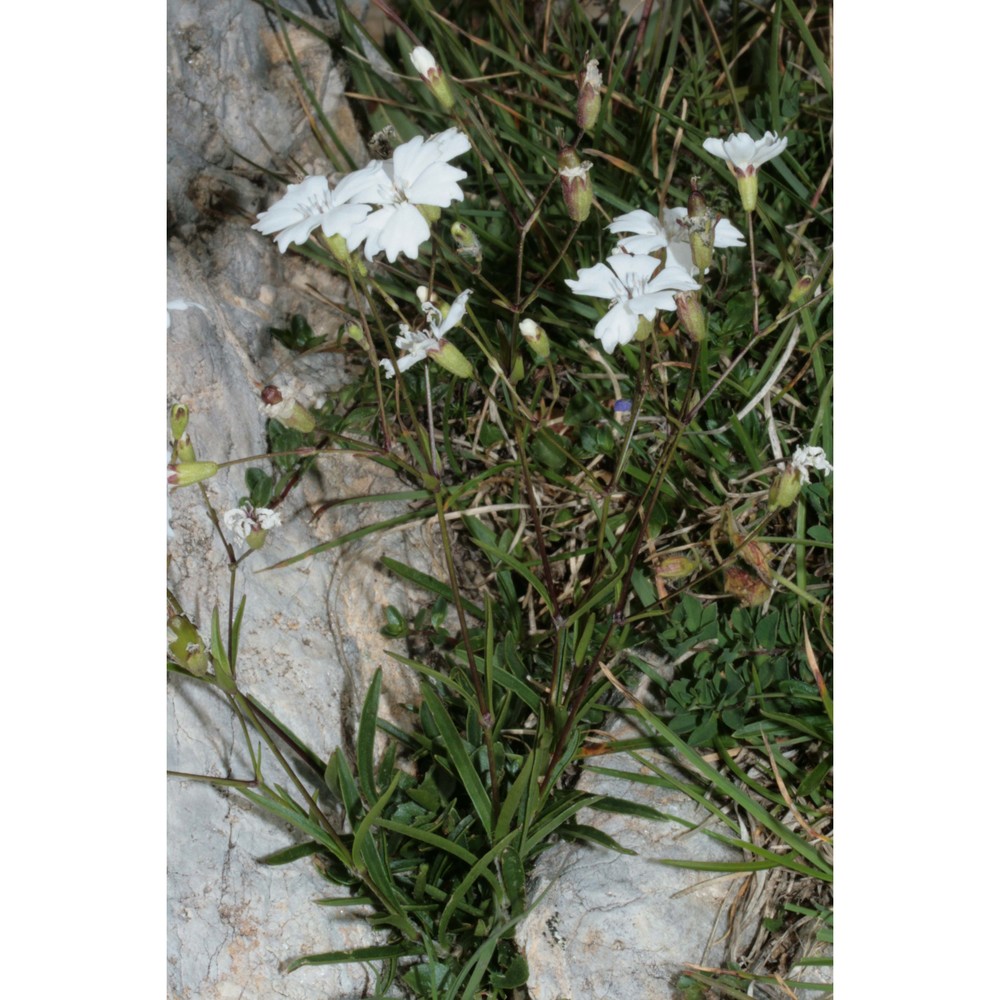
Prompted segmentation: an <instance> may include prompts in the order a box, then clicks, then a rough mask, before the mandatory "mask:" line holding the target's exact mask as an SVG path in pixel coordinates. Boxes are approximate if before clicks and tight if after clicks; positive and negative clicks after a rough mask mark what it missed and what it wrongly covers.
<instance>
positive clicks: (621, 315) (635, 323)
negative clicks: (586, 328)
mask: <svg viewBox="0 0 1000 1000" xmlns="http://www.w3.org/2000/svg"><path fill="white" fill-rule="evenodd" d="M638 329H639V317H638V316H637V315H636V314H635V313H633V312H631V311H630V309H629V308H628V306H626V305H625V303H623V302H622V303H619V304H618V305H615V306H612V307H611V308H610V309H609V310H608V311H607V313H606V314H605V315H604V316H602V317H601V319H600V320H599V321H598V323H597V326H596V327H595V328H594V336H596V337H598V338H599V339H600V341H601V344H602V345H603V347H604V350H606V351H607V352H608V354H611V353H612V352H613V351H614V349H615V348H616V347H618V346H619V345H620V344H627V343H628V342H629V341H630V340H631V339H632V338H633V337H634V336H635V333H636V330H638Z"/></svg>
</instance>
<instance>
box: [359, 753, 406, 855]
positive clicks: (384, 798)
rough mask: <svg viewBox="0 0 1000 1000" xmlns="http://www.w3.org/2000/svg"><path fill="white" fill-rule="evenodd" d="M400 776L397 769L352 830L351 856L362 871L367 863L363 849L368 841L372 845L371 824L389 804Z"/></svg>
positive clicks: (400, 773) (400, 772) (401, 773)
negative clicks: (387, 785) (352, 844)
mask: <svg viewBox="0 0 1000 1000" xmlns="http://www.w3.org/2000/svg"><path fill="white" fill-rule="evenodd" d="M402 777H403V772H402V771H397V772H396V773H395V774H394V775H393V776H392V781H390V782H389V787H388V788H387V789H386V790H385V791H384V792H383V793H382V795H381V797H380V798H379V799H378V801H376V802H375V804H374V805H373V806H372V807H371V809H370V810H369V811H368V812H367V813H365V817H364V819H363V820H361V822H360V823H359V824H358V828H357V829H356V830H355V831H354V847H353V849H352V850H351V858H352V860H353V861H354V867H355V868H358V869H360V870H362V871H363V870H365V869H366V868H367V864H366V863H365V862H366V855H365V854H363V851H364V849H365V847H366V846H367V845H368V843H369V841H370V842H371V844H372V845H373V846H374V838H373V837H372V835H371V833H370V830H371V827H372V824H373V823H375V822H376V821H377V820H378V818H379V816H380V815H381V814H382V810H383V809H385V807H386V806H387V805H388V804H389V800H390V799H391V798H392V795H393V792H395V791H396V786H397V785H398V784H399V781H400V779H401V778H402Z"/></svg>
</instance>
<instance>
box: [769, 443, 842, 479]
mask: <svg viewBox="0 0 1000 1000" xmlns="http://www.w3.org/2000/svg"><path fill="white" fill-rule="evenodd" d="M791 466H792V471H793V472H797V473H798V474H799V476H800V478H801V480H802V482H804V483H808V482H809V470H810V469H816V470H817V471H818V472H822V473H823V475H828V474H829V473H831V472H833V466H832V465H831V464H830V463H829V461H828V460H827V457H826V452H825V451H823V449H822V448H821V447H819V445H809V444H803V445H799V447H798V448H796V449H795V452H794V454H793V455H792V462H791ZM778 468H779V469H782V470H784V468H785V463H784V462H779V463H778Z"/></svg>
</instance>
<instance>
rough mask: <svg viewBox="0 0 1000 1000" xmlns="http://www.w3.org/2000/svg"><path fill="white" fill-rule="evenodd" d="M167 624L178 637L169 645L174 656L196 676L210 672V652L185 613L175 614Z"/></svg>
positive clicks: (202, 675)
mask: <svg viewBox="0 0 1000 1000" xmlns="http://www.w3.org/2000/svg"><path fill="white" fill-rule="evenodd" d="M167 625H168V627H169V628H170V631H171V632H173V633H174V635H175V636H176V637H177V638H175V639H174V641H173V642H172V643H170V645H169V646H168V647H167V648H168V649H169V650H170V652H171V654H172V655H173V658H174V659H175V660H176V661H177V662H178V663H179V664H180V665H181V666H182V667H184V669H185V670H190V671H191V673H192V674H194V675H195V676H196V677H204V676H205V674H206V673H208V654H207V653H206V652H205V643H204V642H202V639H201V636H200V635H198V630H197V629H196V628H195V627H194V625H192V624H191V622H190V621H189V620H188V619H187V618H185V617H184V615H174V617H173V618H171V619H170V620H169V621H168V622H167Z"/></svg>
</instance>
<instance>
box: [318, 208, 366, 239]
mask: <svg viewBox="0 0 1000 1000" xmlns="http://www.w3.org/2000/svg"><path fill="white" fill-rule="evenodd" d="M369 212H371V206H369V205H338V206H337V207H336V208H331V209H330V211H329V212H327V213H326V214H324V216H323V219H322V223H321V225H322V227H323V235H324V236H333V235H334V234H336V235H339V236H344V237H346V236H347V235H348V234H349V233H351V232H352V231H353V230H354V229H355V228H356V227H357V226H358V225H360V224H361V223H362V222H363V221H364V220H365V218H366V217H367V215H368V213H369Z"/></svg>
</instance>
